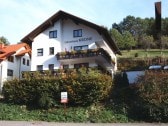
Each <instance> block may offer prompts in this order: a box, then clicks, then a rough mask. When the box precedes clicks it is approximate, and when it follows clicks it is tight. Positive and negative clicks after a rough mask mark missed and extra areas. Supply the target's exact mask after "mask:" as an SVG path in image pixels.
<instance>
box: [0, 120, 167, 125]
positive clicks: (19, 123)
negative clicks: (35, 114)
mask: <svg viewBox="0 0 168 126" xmlns="http://www.w3.org/2000/svg"><path fill="white" fill-rule="evenodd" d="M0 126H168V124H165V123H55V122H41V121H39V122H38V121H33V122H26V121H0Z"/></svg>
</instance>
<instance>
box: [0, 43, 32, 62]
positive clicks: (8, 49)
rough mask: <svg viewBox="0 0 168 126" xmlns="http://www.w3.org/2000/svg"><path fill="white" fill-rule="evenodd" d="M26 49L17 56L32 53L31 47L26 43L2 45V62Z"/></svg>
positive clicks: (0, 50)
mask: <svg viewBox="0 0 168 126" xmlns="http://www.w3.org/2000/svg"><path fill="white" fill-rule="evenodd" d="M22 47H25V50H21V51H20V52H19V53H18V54H16V56H23V55H24V54H25V53H29V55H30V53H31V49H30V47H29V45H27V44H26V43H20V44H14V45H7V46H4V45H2V44H1V45H0V61H3V60H5V59H7V58H8V57H9V56H11V55H13V54H15V53H16V52H17V51H18V50H19V49H21V48H22Z"/></svg>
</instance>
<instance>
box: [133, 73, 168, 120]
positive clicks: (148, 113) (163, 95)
mask: <svg viewBox="0 0 168 126" xmlns="http://www.w3.org/2000/svg"><path fill="white" fill-rule="evenodd" d="M167 77H168V72H163V71H151V72H149V71H147V72H146V74H145V76H142V77H140V78H139V80H138V82H137V87H136V89H137V94H138V98H137V100H136V102H134V103H135V104H134V106H133V107H134V108H136V110H138V109H139V110H141V112H140V113H141V115H143V118H145V119H147V120H148V121H157V122H168V78H167ZM134 110H135V109H134Z"/></svg>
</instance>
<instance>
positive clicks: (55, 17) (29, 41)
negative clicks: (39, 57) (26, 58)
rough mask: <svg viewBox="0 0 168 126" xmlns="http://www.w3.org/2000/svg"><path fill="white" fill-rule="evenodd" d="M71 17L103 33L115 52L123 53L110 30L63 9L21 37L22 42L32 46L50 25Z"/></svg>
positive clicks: (74, 20) (76, 21)
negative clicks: (36, 38) (35, 39)
mask: <svg viewBox="0 0 168 126" xmlns="http://www.w3.org/2000/svg"><path fill="white" fill-rule="evenodd" d="M67 19H70V20H72V21H73V22H74V23H75V24H83V25H86V26H88V27H90V28H93V29H95V30H96V31H97V32H98V33H99V34H101V35H102V37H103V38H104V39H105V40H106V41H107V44H108V45H109V47H110V48H111V49H112V50H113V51H114V53H115V54H121V52H120V51H119V49H118V47H117V46H116V44H115V43H114V40H113V39H112V38H111V36H110V35H109V33H108V30H107V29H105V28H103V27H100V26H98V25H96V24H94V23H91V22H89V21H86V20H84V19H82V18H79V17H77V16H74V15H71V14H69V13H66V12H63V11H58V12H57V13H56V14H54V15H53V16H51V17H50V18H49V19H47V20H46V21H45V22H44V23H42V24H41V25H39V26H38V27H37V28H35V29H34V30H33V31H32V32H30V33H29V34H28V35H26V36H25V37H24V38H22V39H21V41H22V42H26V43H27V44H29V45H30V46H31V45H32V42H33V41H34V38H35V37H36V36H37V35H39V34H40V33H42V32H43V31H45V30H46V29H48V28H49V27H51V26H53V25H54V23H55V22H57V21H58V20H62V21H63V20H67Z"/></svg>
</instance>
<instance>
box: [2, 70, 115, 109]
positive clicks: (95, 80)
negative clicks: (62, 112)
mask: <svg viewBox="0 0 168 126" xmlns="http://www.w3.org/2000/svg"><path fill="white" fill-rule="evenodd" d="M111 87H112V79H111V76H109V75H107V74H101V73H99V72H98V71H95V70H89V72H88V71H87V73H86V70H85V69H84V68H83V69H80V70H79V72H78V73H77V72H74V73H72V74H71V75H67V76H66V75H64V76H62V77H47V78H45V77H34V78H32V79H30V78H29V79H23V80H17V79H14V80H11V81H7V82H5V84H4V87H3V95H4V97H5V100H6V101H7V102H11V103H16V104H26V105H35V106H37V107H42V108H46V109H48V108H50V107H52V106H53V105H58V104H59V103H60V94H61V92H62V91H67V92H68V98H69V105H82V106H86V105H91V104H94V103H97V102H100V101H102V100H104V99H106V98H107V97H108V94H109V91H110V89H111Z"/></svg>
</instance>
